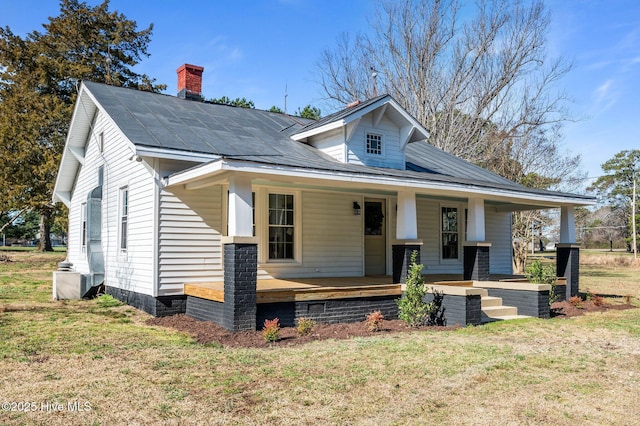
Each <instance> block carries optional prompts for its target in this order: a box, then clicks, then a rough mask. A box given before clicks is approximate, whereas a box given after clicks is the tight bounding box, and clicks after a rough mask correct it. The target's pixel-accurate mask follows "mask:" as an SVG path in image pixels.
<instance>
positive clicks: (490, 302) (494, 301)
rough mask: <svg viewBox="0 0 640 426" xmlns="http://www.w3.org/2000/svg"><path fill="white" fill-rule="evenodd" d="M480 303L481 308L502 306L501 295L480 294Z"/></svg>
mask: <svg viewBox="0 0 640 426" xmlns="http://www.w3.org/2000/svg"><path fill="white" fill-rule="evenodd" d="M480 303H481V304H482V307H483V308H489V307H492V306H502V297H493V296H482V299H480Z"/></svg>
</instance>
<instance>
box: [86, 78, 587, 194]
mask: <svg viewBox="0 0 640 426" xmlns="http://www.w3.org/2000/svg"><path fill="white" fill-rule="evenodd" d="M83 84H84V85H85V86H86V87H87V88H88V89H89V91H90V93H91V94H92V95H93V96H94V97H95V98H96V100H97V101H98V103H99V104H100V105H101V106H102V107H103V108H104V109H105V110H106V112H107V113H108V114H109V116H110V117H111V118H112V119H113V120H114V122H115V123H116V125H117V126H118V127H119V128H120V129H121V130H122V132H123V133H124V134H125V135H126V136H127V138H128V139H129V140H130V141H131V142H132V143H133V144H135V145H138V146H143V147H151V148H164V149H169V150H178V151H183V152H194V153H204V154H214V155H220V156H223V157H228V158H235V159H237V160H243V161H249V162H254V163H262V164H270V165H278V166H285V167H300V168H307V169H316V170H325V171H335V172H346V173H357V174H362V175H371V176H390V177H396V178H408V179H418V180H424V181H434V182H449V183H457V184H469V185H473V186H476V187H487V188H500V189H508V190H512V191H517V192H523V193H538V194H550V195H559V193H554V192H550V191H538V190H532V189H529V188H524V187H522V186H520V185H518V184H516V183H514V182H511V181H509V180H507V179H504V178H502V177H500V176H498V175H496V174H494V173H491V172H489V171H487V170H484V169H482V168H481V167H478V166H475V165H473V164H471V163H468V162H466V161H464V160H462V159H459V158H457V157H455V156H453V155H451V154H448V153H446V152H444V151H442V150H440V149H438V148H435V147H434V146H432V145H430V144H428V143H427V142H425V141H419V142H413V143H410V144H408V146H407V148H406V161H407V170H397V169H389V168H378V167H368V166H362V165H357V164H345V163H342V162H339V161H337V160H335V159H333V158H331V157H329V156H328V155H326V154H324V153H322V152H321V151H319V150H317V149H315V148H313V147H311V146H309V145H307V144H305V143H302V142H297V141H294V140H293V139H291V138H290V136H291V135H293V134H295V133H299V132H300V131H302V130H303V129H304V130H308V129H309V128H311V127H314V128H315V127H317V126H321V125H324V124H326V123H329V122H331V121H334V120H339V119H341V118H343V117H344V116H346V115H349V114H352V113H354V112H356V111H358V110H360V109H362V108H366V107H367V106H369V105H371V104H373V103H375V102H377V101H378V100H380V99H383V98H385V97H386V96H388V95H384V96H379V97H377V98H374V99H371V100H369V101H366V102H363V103H361V104H359V105H358V106H355V107H352V108H348V109H346V110H343V111H339V112H337V113H335V114H332V115H330V116H328V117H325V118H323V119H322V120H320V121H317V122H316V121H313V120H308V119H303V118H300V117H291V116H288V115H284V114H278V113H272V112H268V111H262V110H256V109H246V108H236V107H231V106H226V105H218V104H211V103H204V102H196V101H190V100H184V99H180V98H176V97H173V96H167V95H161V94H155V93H149V92H142V91H137V90H132V89H126V88H120V87H113V86H107V85H104V84H99V83H92V82H84V83H83ZM354 108H355V109H354ZM572 197H579V196H574V195H572ZM585 198H588V197H585Z"/></svg>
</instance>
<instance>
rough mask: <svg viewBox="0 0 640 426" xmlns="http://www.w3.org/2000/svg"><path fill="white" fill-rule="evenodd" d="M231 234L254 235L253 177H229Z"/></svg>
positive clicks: (235, 235)
mask: <svg viewBox="0 0 640 426" xmlns="http://www.w3.org/2000/svg"><path fill="white" fill-rule="evenodd" d="M228 208H229V234H228V235H229V236H230V237H253V202H252V197H251V178H250V177H248V176H233V177H231V178H229V205H228Z"/></svg>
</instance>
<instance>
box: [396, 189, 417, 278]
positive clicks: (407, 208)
mask: <svg viewBox="0 0 640 426" xmlns="http://www.w3.org/2000/svg"><path fill="white" fill-rule="evenodd" d="M397 203H398V204H397V209H396V240H395V241H394V242H393V246H392V250H391V254H392V260H393V282H394V283H399V282H404V281H405V279H406V278H407V272H408V271H409V267H410V266H411V255H412V254H413V252H414V251H417V252H418V256H417V258H416V262H417V263H420V262H421V260H420V246H421V245H422V241H421V240H418V213H417V208H416V193H415V191H411V190H405V191H398V201H397Z"/></svg>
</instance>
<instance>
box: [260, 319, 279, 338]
mask: <svg viewBox="0 0 640 426" xmlns="http://www.w3.org/2000/svg"><path fill="white" fill-rule="evenodd" d="M262 337H264V341H265V342H267V343H273V342H276V341H278V340H280V320H278V318H274V319H272V320H268V319H266V320H264V327H262Z"/></svg>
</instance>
